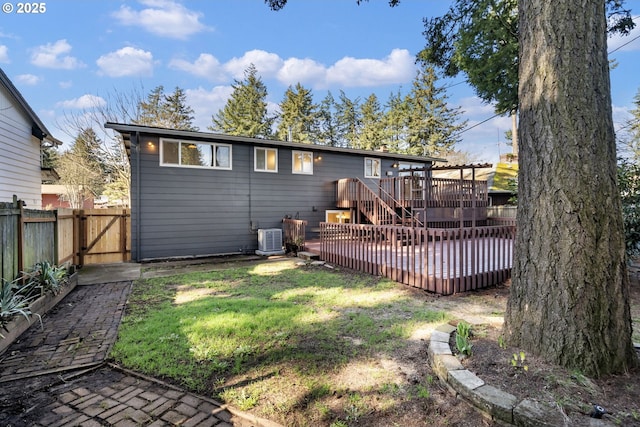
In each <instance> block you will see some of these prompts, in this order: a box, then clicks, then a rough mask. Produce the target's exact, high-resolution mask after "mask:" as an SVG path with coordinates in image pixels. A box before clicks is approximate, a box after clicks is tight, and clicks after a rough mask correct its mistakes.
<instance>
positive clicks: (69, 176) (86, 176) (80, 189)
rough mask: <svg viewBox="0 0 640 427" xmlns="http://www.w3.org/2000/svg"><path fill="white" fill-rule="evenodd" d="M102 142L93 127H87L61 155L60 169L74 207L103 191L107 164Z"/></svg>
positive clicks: (81, 204) (67, 196) (66, 191)
mask: <svg viewBox="0 0 640 427" xmlns="http://www.w3.org/2000/svg"><path fill="white" fill-rule="evenodd" d="M101 144H102V142H101V141H100V139H99V138H98V137H97V135H96V134H95V132H94V131H93V129H91V128H88V129H84V130H83V131H81V132H80V134H78V136H77V137H76V139H75V140H74V142H73V144H72V146H71V148H70V149H69V150H67V151H65V152H64V153H63V154H62V155H61V156H60V159H59V162H58V165H57V171H58V174H59V175H60V183H61V184H62V185H64V186H65V198H66V200H67V201H68V202H69V204H70V206H71V207H72V208H73V209H80V208H82V207H83V203H84V200H85V199H87V198H88V197H91V196H94V197H95V196H98V195H100V194H101V193H102V190H103V188H104V185H105V177H106V176H107V169H108V168H107V166H106V164H105V163H104V162H103V161H102V159H101V157H100V145H101Z"/></svg>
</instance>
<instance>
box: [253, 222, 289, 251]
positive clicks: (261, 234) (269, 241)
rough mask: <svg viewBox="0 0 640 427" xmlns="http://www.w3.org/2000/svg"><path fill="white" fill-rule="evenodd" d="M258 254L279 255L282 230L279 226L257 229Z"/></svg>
mask: <svg viewBox="0 0 640 427" xmlns="http://www.w3.org/2000/svg"><path fill="white" fill-rule="evenodd" d="M256 253H257V254H259V255H279V254H283V253H284V251H283V250H282V230H280V229H279V228H261V229H258V250H257V251H256Z"/></svg>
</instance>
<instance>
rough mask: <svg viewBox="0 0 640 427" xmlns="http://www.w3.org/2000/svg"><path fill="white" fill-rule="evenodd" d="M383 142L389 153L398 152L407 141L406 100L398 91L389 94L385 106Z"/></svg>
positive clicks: (407, 118) (407, 119)
mask: <svg viewBox="0 0 640 427" xmlns="http://www.w3.org/2000/svg"><path fill="white" fill-rule="evenodd" d="M385 108H386V110H385V114H384V117H383V121H384V141H385V145H386V146H387V147H389V151H392V152H399V151H400V147H401V146H405V145H406V144H404V141H405V140H406V139H407V124H408V122H409V117H408V109H407V102H406V99H405V98H404V97H403V96H402V94H401V93H400V91H399V90H398V92H396V93H391V94H390V95H389V100H388V101H387V104H386V105H385Z"/></svg>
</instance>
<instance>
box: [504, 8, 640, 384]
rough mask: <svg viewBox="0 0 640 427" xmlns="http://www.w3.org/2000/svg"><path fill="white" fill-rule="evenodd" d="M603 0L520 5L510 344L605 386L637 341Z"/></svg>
mask: <svg viewBox="0 0 640 427" xmlns="http://www.w3.org/2000/svg"><path fill="white" fill-rule="evenodd" d="M604 3H605V2H604V1H603V0H564V1H558V0H520V1H519V25H520V27H519V28H520V36H519V37H520V69H519V81H520V83H519V112H520V126H519V136H520V137H519V148H520V155H519V161H520V172H519V179H518V181H519V182H518V185H519V188H518V199H519V203H518V232H517V237H516V249H515V254H516V256H515V260H514V268H513V281H512V285H511V294H510V298H509V302H508V304H507V311H506V314H505V330H504V332H505V337H506V339H507V340H508V341H509V342H510V343H512V344H514V345H516V346H519V347H520V348H522V349H523V350H525V351H526V352H530V353H532V354H537V355H540V356H542V357H544V358H545V359H547V360H548V361H550V362H553V363H556V364H559V365H562V366H565V367H569V368H571V369H577V370H579V371H581V372H582V373H584V374H586V375H591V376H596V377H598V376H601V375H605V374H609V373H614V372H622V371H625V370H627V369H629V368H631V367H632V366H636V365H637V363H638V360H637V359H638V358H637V356H636V353H635V350H634V349H633V343H632V341H631V314H630V310H629V299H628V296H629V280H628V276H627V270H626V264H625V248H624V233H623V223H622V214H621V203H620V195H619V192H618V189H617V184H616V147H615V137H614V129H613V120H612V113H611V94H610V92H611V90H610V83H609V63H608V58H607V50H606V49H607V45H606V19H605V10H604Z"/></svg>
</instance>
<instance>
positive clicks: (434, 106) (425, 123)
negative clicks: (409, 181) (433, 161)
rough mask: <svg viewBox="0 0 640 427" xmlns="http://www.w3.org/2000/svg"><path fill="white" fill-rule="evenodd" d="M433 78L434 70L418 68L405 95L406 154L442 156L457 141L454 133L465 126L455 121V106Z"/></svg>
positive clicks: (456, 113) (456, 118) (457, 116)
mask: <svg viewBox="0 0 640 427" xmlns="http://www.w3.org/2000/svg"><path fill="white" fill-rule="evenodd" d="M437 80H438V77H437V75H436V72H435V69H434V68H433V67H432V66H425V68H424V69H422V70H419V71H418V73H417V75H416V78H415V79H414V81H413V87H412V89H411V92H410V93H409V94H408V95H407V97H406V103H407V108H408V118H409V122H408V126H407V132H408V136H407V141H406V142H407V147H406V151H407V153H410V154H417V155H426V156H443V155H446V154H447V153H448V152H449V151H451V150H452V149H453V146H454V145H455V144H456V142H458V141H459V140H460V138H459V136H458V135H457V134H458V133H459V132H460V131H461V130H462V129H463V128H464V127H465V126H466V121H464V122H458V119H459V117H460V115H461V114H462V112H461V111H460V109H459V108H450V107H449V105H448V104H447V99H448V96H447V94H446V89H445V88H443V87H438V86H436V83H437Z"/></svg>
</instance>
